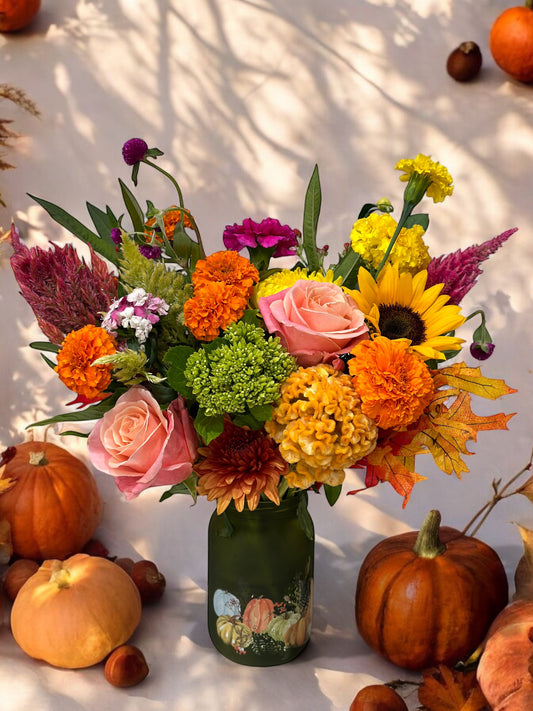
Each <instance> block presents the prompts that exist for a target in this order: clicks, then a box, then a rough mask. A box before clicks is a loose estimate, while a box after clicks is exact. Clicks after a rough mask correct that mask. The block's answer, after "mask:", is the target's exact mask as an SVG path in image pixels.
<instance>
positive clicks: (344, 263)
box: [333, 249, 363, 289]
mask: <svg viewBox="0 0 533 711" xmlns="http://www.w3.org/2000/svg"><path fill="white" fill-rule="evenodd" d="M362 261H363V260H362V259H361V255H360V254H357V252H354V251H353V249H349V250H348V251H347V252H346V254H345V255H344V257H343V258H342V259H341V260H340V262H339V263H338V264H337V266H336V267H335V268H334V270H333V276H334V278H335V279H338V278H339V277H342V285H343V286H345V287H346V288H348V289H355V288H357V274H358V272H359V267H360V266H361V263H362Z"/></svg>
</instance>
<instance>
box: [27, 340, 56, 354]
mask: <svg viewBox="0 0 533 711" xmlns="http://www.w3.org/2000/svg"><path fill="white" fill-rule="evenodd" d="M29 346H30V348H35V350H36V351H48V352H50V353H59V351H60V350H61V347H60V346H58V345H57V343H50V341H32V343H30V344H29Z"/></svg>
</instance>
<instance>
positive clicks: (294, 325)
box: [259, 279, 368, 368]
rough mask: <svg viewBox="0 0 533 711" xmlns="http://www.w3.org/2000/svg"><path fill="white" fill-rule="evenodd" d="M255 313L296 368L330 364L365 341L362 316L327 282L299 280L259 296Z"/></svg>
mask: <svg viewBox="0 0 533 711" xmlns="http://www.w3.org/2000/svg"><path fill="white" fill-rule="evenodd" d="M259 310H260V311H261V315H262V316H263V319H264V321H265V325H266V327H267V329H268V331H269V332H270V333H275V334H276V335H278V336H279V337H280V339H281V342H282V343H283V345H284V347H285V348H286V349H287V350H288V351H289V353H291V355H293V356H294V357H295V358H296V359H297V361H298V365H301V366H304V367H306V368H307V367H309V366H311V365H316V364H317V363H333V364H334V365H336V363H335V361H336V356H338V355H339V354H341V353H349V352H350V351H351V350H352V348H354V346H355V345H356V344H357V343H358V342H359V341H361V340H363V339H366V338H368V328H367V326H366V324H365V319H364V316H363V313H362V312H361V311H360V310H359V309H358V308H357V304H356V303H355V301H354V300H353V299H352V297H351V296H349V294H347V293H345V292H344V291H343V290H342V289H341V287H340V286H337V285H336V284H331V283H329V282H319V281H311V280H307V279H300V280H299V281H297V282H295V283H294V284H293V285H292V286H291V287H289V288H288V289H284V290H283V291H280V292H278V293H277V294H272V295H271V296H263V297H262V298H260V299H259Z"/></svg>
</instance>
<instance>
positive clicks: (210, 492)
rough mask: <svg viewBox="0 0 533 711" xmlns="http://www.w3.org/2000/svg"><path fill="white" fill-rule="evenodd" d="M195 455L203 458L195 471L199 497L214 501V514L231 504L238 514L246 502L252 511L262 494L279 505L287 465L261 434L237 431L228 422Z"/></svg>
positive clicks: (246, 430)
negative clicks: (219, 432)
mask: <svg viewBox="0 0 533 711" xmlns="http://www.w3.org/2000/svg"><path fill="white" fill-rule="evenodd" d="M198 453H199V454H200V455H201V456H202V457H204V459H203V460H202V461H201V462H199V463H198V464H196V465H195V467H194V470H195V472H196V473H197V474H198V476H199V479H198V485H197V486H198V493H199V494H200V495H201V496H207V498H208V500H209V501H214V500H216V502H217V513H219V514H220V513H222V512H223V511H225V510H226V508H227V507H228V506H229V504H230V503H231V501H234V502H235V508H236V509H237V511H242V510H243V508H244V503H245V502H246V503H247V504H248V508H249V509H250V510H251V511H253V510H254V509H255V508H256V507H257V504H258V503H259V498H260V496H261V494H265V496H266V497H267V498H269V499H270V500H271V501H273V502H274V503H275V504H279V493H278V484H279V480H280V478H281V477H282V476H283V475H284V474H286V473H287V470H288V465H287V462H286V461H285V460H284V459H283V457H282V456H281V455H280V453H279V450H278V448H277V446H276V444H275V442H274V441H273V440H272V439H271V438H270V437H269V436H268V435H267V434H266V433H265V432H264V430H257V431H256V430H250V429H248V428H245V427H237V426H236V425H234V424H233V422H231V420H229V419H228V420H226V422H225V423H224V431H223V432H222V434H221V435H219V436H218V437H216V438H215V439H214V440H212V441H211V442H210V443H209V446H207V447H200V448H199V449H198Z"/></svg>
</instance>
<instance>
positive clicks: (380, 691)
mask: <svg viewBox="0 0 533 711" xmlns="http://www.w3.org/2000/svg"><path fill="white" fill-rule="evenodd" d="M350 711H407V704H406V703H405V701H404V700H403V699H402V697H401V696H400V695H399V694H397V693H396V691H394V689H391V687H390V686H385V684H370V686H364V687H363V688H362V689H361V690H360V691H359V693H358V694H357V696H356V697H355V699H354V700H353V701H352V703H351V705H350Z"/></svg>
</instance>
